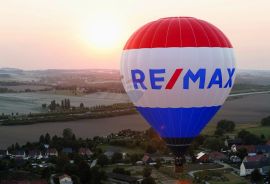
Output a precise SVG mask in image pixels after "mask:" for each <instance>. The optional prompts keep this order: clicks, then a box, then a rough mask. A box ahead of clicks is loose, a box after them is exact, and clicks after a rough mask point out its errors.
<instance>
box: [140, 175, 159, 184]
mask: <svg viewBox="0 0 270 184" xmlns="http://www.w3.org/2000/svg"><path fill="white" fill-rule="evenodd" d="M142 184H156V182H155V180H154V178H152V177H151V176H150V177H147V178H144V179H143V180H142Z"/></svg>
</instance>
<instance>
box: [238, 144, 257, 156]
mask: <svg viewBox="0 0 270 184" xmlns="http://www.w3.org/2000/svg"><path fill="white" fill-rule="evenodd" d="M239 149H245V150H247V153H248V155H249V156H254V155H256V154H257V151H256V146H254V145H237V146H236V151H238V150H239Z"/></svg>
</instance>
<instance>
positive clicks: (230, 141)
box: [227, 139, 243, 145]
mask: <svg viewBox="0 0 270 184" xmlns="http://www.w3.org/2000/svg"><path fill="white" fill-rule="evenodd" d="M227 142H228V144H231V145H233V144H235V145H240V144H242V143H243V141H242V139H229V140H227Z"/></svg>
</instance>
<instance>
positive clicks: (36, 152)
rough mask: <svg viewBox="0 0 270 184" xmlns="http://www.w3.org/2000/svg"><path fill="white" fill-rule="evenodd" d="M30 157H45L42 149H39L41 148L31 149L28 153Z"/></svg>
mask: <svg viewBox="0 0 270 184" xmlns="http://www.w3.org/2000/svg"><path fill="white" fill-rule="evenodd" d="M28 157H30V158H32V159H42V158H43V156H42V154H41V151H39V150H30V151H29V153H28Z"/></svg>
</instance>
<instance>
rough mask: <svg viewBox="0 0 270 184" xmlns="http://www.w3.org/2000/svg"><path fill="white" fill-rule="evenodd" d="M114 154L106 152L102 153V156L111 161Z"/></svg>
mask: <svg viewBox="0 0 270 184" xmlns="http://www.w3.org/2000/svg"><path fill="white" fill-rule="evenodd" d="M113 154H114V152H113V151H106V152H104V155H106V156H107V157H108V158H109V159H112V156H113Z"/></svg>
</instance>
